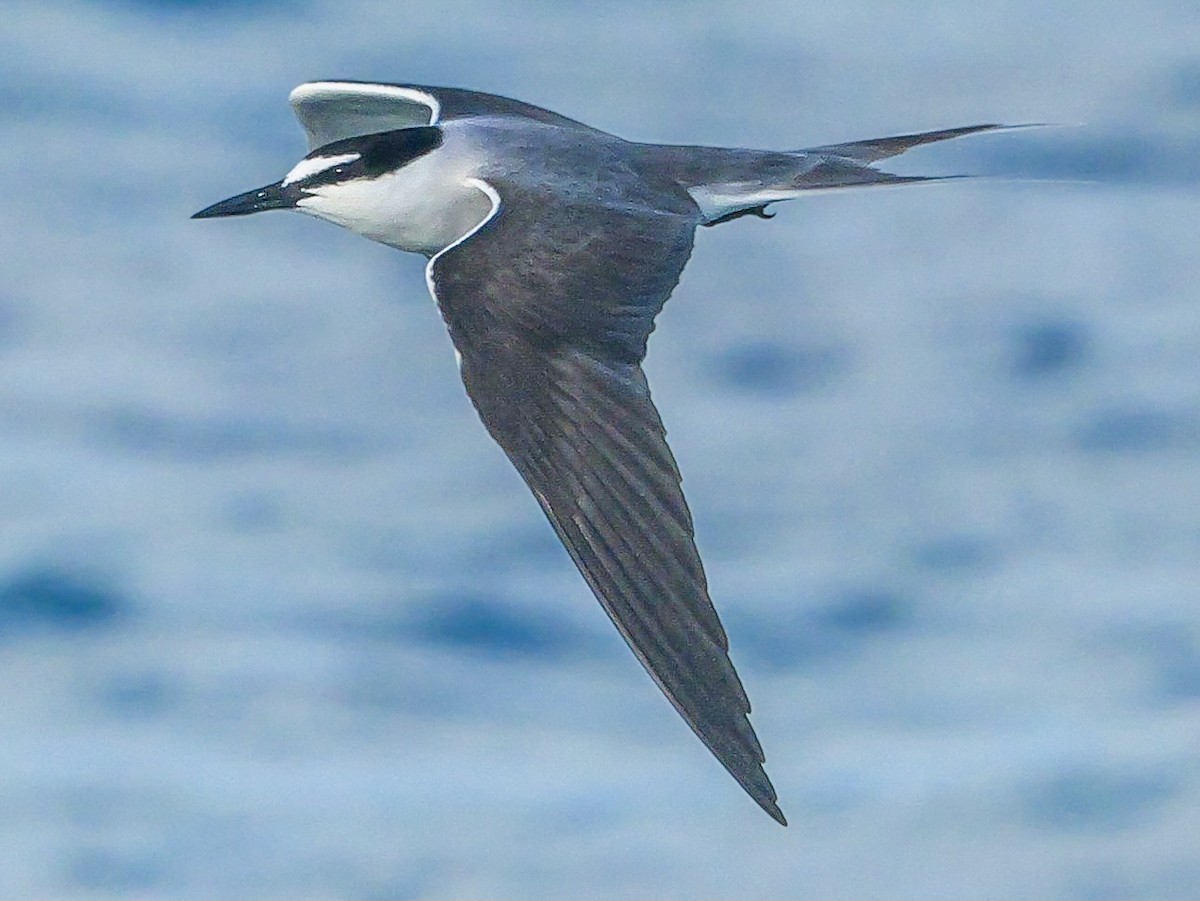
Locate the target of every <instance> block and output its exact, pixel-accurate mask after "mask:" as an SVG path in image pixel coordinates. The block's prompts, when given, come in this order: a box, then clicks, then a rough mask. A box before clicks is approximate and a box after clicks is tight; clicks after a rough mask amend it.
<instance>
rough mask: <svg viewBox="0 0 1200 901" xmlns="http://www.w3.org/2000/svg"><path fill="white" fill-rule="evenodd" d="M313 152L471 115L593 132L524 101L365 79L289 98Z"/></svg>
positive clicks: (311, 85)
mask: <svg viewBox="0 0 1200 901" xmlns="http://www.w3.org/2000/svg"><path fill="white" fill-rule="evenodd" d="M288 101H289V102H290V103H291V104H292V109H293V110H294V111H295V113H296V118H298V119H299V120H300V124H301V125H302V126H303V127H304V132H305V134H306V135H308V149H309V150H315V149H316V148H318V147H324V146H325V145H326V144H330V143H332V142H334V141H340V140H342V139H343V138H353V137H357V136H359V135H368V134H375V133H377V132H381V131H393V130H395V129H398V128H414V127H416V126H419V125H435V124H437V123H438V122H444V121H446V120H448V119H459V118H464V117H467V116H520V117H522V118H526V119H533V120H535V121H538V122H547V123H551V124H554V125H560V126H563V127H568V128H579V129H584V130H587V131H593V132H594V131H595V129H593V128H590V127H589V126H587V125H584V124H583V123H581V122H576V121H575V120H574V119H568V118H567V117H566V116H560V115H559V114H558V113H553V112H551V111H550V110H546V109H542V108H541V107H540V106H534V105H532V104H530V103H522V102H521V101H520V100H511V99H509V98H508V97H499V96H497V95H495V94H484V93H482V92H480V91H467V90H463V89H462V88H436V87H428V86H425V85H415V84H376V83H374V82H365V81H310V82H308V83H306V84H302V85H300V86H299V87H298V88H296V89H295V90H293V91H292V93H291V95H290V96H289V97H288Z"/></svg>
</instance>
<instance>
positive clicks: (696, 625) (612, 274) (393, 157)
mask: <svg viewBox="0 0 1200 901" xmlns="http://www.w3.org/2000/svg"><path fill="white" fill-rule="evenodd" d="M290 101H291V105H292V108H293V110H294V111H295V113H296V116H297V117H298V118H299V120H300V124H301V125H302V126H303V127H304V131H305V133H306V134H307V136H308V145H309V148H310V150H309V153H308V155H307V156H305V157H304V159H302V160H301V161H300V162H299V163H297V164H296V165H295V166H294V167H293V168H292V170H291V171H290V172H288V173H287V175H285V176H284V177H283V178H282V179H281V180H279V181H277V182H275V183H273V184H270V185H267V186H265V187H262V188H258V189H255V190H253V191H248V192H246V193H244V194H239V195H237V196H236V197H231V198H229V199H228V200H223V201H221V202H220V203H216V204H214V205H212V206H210V207H208V208H206V209H204V210H201V211H200V212H198V213H196V214H195V216H194V217H193V218H197V219H206V218H213V217H217V216H240V215H245V214H248V213H257V212H260V211H263V210H276V209H290V210H298V211H300V212H302V213H307V214H309V215H311V216H316V217H318V218H321V219H326V220H328V221H330V222H333V223H335V224H337V225H340V226H343V227H345V228H348V229H350V230H351V231H354V232H357V233H358V234H361V235H364V236H365V237H367V238H370V239H371V240H373V241H378V242H380V243H382V244H387V245H389V246H391V247H395V248H397V249H399V250H405V251H411V252H415V253H421V254H424V255H425V256H426V257H427V258H428V260H429V262H428V265H427V266H426V268H425V280H426V283H427V284H428V287H429V292H430V294H432V295H433V298H434V300H435V301H436V302H437V306H438V309H439V310H440V311H441V314H442V318H443V319H444V320H445V323H446V326H447V328H448V329H449V332H450V338H451V340H452V342H453V344H454V348H455V351H456V353H457V354H458V358H459V366H460V371H461V374H462V380H463V384H464V385H465V386H466V389H467V394H468V395H469V396H470V398H471V401H472V402H473V403H474V405H475V409H476V410H477V411H478V413H479V417H480V419H481V420H482V421H483V424H484V426H485V427H486V428H487V430H488V432H489V433H490V434H491V436H492V438H494V439H495V440H496V442H497V443H498V444H499V445H500V447H502V448H503V449H504V452H505V453H506V454H507V455H508V458H509V460H511V461H512V464H513V466H515V467H516V469H517V471H518V472H519V473H520V474H521V476H522V478H524V480H525V482H526V484H528V486H529V488H530V490H531V491H532V492H533V494H534V496H535V497H536V498H537V501H538V503H539V504H541V507H542V510H543V511H544V512H545V514H546V517H547V519H549V520H550V524H551V525H552V526H553V527H554V530H555V531H556V532H557V533H558V537H559V538H560V539H561V540H562V543H563V545H564V546H565V547H566V549H567V551H568V553H570V555H571V558H572V559H573V560H574V561H575V565H576V566H578V567H579V571H580V573H582V575H583V577H584V579H585V580H586V581H587V583H588V585H589V586H590V587H591V589H592V592H593V593H594V594H595V595H596V598H597V600H599V601H600V604H601V606H602V607H603V608H604V610H605V612H606V613H607V614H608V616H609V618H610V619H611V620H612V622H613V624H614V625H615V626H616V627H617V630H618V631H619V632H620V633H621V636H622V637H623V638H624V639H625V641H626V642H627V643H628V644H629V647H630V648H632V650H633V653H634V654H635V655H636V656H637V658H638V660H639V661H641V663H642V665H643V666H644V667H645V668H646V671H647V672H648V673H649V674H650V676H651V678H653V679H654V681H655V682H656V683H657V684H658V687H659V688H660V689H662V692H663V694H665V695H666V696H667V698H668V699H669V700H670V702H671V703H672V704H673V705H674V706H675V709H676V710H677V711H679V714H680V715H681V716H682V717H683V718H684V720H686V721H687V724H688V725H689V726H691V728H692V729H693V731H694V732H695V733H696V735H697V736H699V738H700V740H701V741H703V742H704V744H705V745H706V746H707V747H708V749H709V750H710V751H711V752H712V753H713V755H715V756H716V758H717V759H718V760H719V761H720V762H721V763H722V764H723V765H724V766H725V768H726V769H727V770H728V771H729V772H730V774H731V775H732V776H733V778H734V779H736V780H737V781H738V783H739V784H740V785H741V786H742V788H744V789H745V790H746V792H747V793H748V794H749V795H750V797H752V798H753V799H754V800H755V801H756V802H758V804H759V805H760V806H761V807H762V808H763V810H765V811H766V812H767V813H768V814H770V815H771V817H773V818H774V819H775V820H776V821H778V822H779V823H781V824H783V825H787V821H786V820H785V818H784V815H783V812H782V811H781V810H780V809H779V805H778V804H777V803H776V802H777V795H776V792H775V789H774V787H773V786H772V785H771V781H770V779H769V778H768V777H767V774H766V771H765V770H764V769H763V763H764V760H765V758H764V755H763V750H762V745H761V744H759V741H758V737H757V736H756V735H755V733H754V729H753V728H752V727H751V725H750V721H749V718H748V714H749V713H750V702H749V700H748V698H747V696H746V692H745V689H744V688H743V687H742V683H741V680H740V679H739V678H738V674H737V672H736V671H735V670H734V668H733V664H732V663H731V662H730V659H729V652H728V649H729V643H728V640H727V638H726V635H725V629H724V628H723V627H722V625H721V621H720V619H719V618H718V617H717V611H716V609H715V608H714V607H713V604H712V600H711V599H710V598H709V593H708V584H707V580H706V578H705V575H704V567H703V566H702V564H701V562H700V556H699V554H698V552H697V550H696V544H695V539H694V529H693V525H692V516H691V513H690V511H689V510H688V506H687V502H686V501H685V500H684V496H683V491H682V489H681V487H680V475H679V469H678V467H677V466H676V464H675V459H674V457H673V455H672V454H671V450H670V448H669V447H668V446H667V442H666V437H665V432H664V429H663V424H662V420H661V418H660V417H659V414H658V410H657V409H656V408H655V406H654V403H653V401H652V400H651V398H650V389H649V386H648V385H647V384H646V377H645V375H644V374H643V372H642V367H641V362H642V359H643V358H644V357H645V355H646V340H647V338H648V337H649V335H650V332H651V331H652V330H653V328H654V319H655V317H656V316H657V315H658V312H659V310H661V309H662V307H663V304H664V303H665V302H666V300H667V297H668V296H669V295H670V294H671V291H672V290H673V289H674V287H675V285H676V283H677V282H678V281H679V276H680V273H681V272H682V271H683V267H684V265H685V264H686V263H687V260H688V257H689V255H690V254H691V251H692V241H693V237H694V234H695V230H696V227H697V226H701V225H704V226H712V225H718V224H720V223H723V222H729V221H730V220H733V219H737V218H739V217H742V216H747V215H755V216H761V217H763V218H768V217H769V216H770V214H769V213H767V212H766V208H767V206H768V204H772V203H776V202H778V201H782V200H791V199H794V198H796V197H799V196H801V195H802V194H804V193H805V192H808V191H814V190H821V189H830V188H848V187H857V186H870V185H895V184H904V183H911V182H927V181H939V180H942V178H943V177H942V176H934V177H922V176H902V175H893V174H890V173H887V172H884V171H881V170H879V169H876V168H873V166H872V165H871V164H872V163H875V162H876V161H878V160H882V159H885V158H887V157H891V156H895V155H897V154H900V153H903V152H904V151H906V150H908V149H910V148H912V147H916V146H918V145H921V144H928V143H931V142H935V141H943V140H946V139H949V138H957V137H961V136H963V135H968V134H972V133H975V132H983V131H991V130H995V129H998V128H1002V127H1003V126H1000V125H996V124H986V125H971V126H967V127H964V128H951V129H946V130H943V131H930V132H923V133H920V134H908V135H898V136H894V137H887V138H876V139H873V140H867V141H853V142H850V143H846V144H832V145H827V146H821V147H813V148H809V149H806V150H788V151H769V150H744V149H726V148H720V147H697V146H681V145H667V144H644V143H637V142H633V141H626V140H623V139H622V138H619V137H617V136H615V135H612V134H609V133H607V132H604V131H600V130H599V129H595V128H592V127H590V126H587V125H584V124H583V123H581V122H577V121H575V120H574V119H569V118H567V117H566V116H561V115H559V114H558V113H554V112H551V111H549V110H546V109H542V108H540V107H537V106H532V105H530V104H527V103H522V102H520V101H517V100H511V99H509V98H506V97H498V96H495V95H492V94H484V93H480V92H477V91H468V90H462V89H457V88H438V87H425V86H419V85H408V84H375V83H367V82H356V81H319V82H311V83H308V84H302V85H300V86H299V87H298V88H296V89H295V90H294V91H292V93H291V97H290ZM951 177H953V176H951Z"/></svg>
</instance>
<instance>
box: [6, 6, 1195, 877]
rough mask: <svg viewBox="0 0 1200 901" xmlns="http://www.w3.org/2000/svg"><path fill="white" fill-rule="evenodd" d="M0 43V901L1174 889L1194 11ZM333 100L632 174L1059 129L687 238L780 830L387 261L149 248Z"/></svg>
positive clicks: (731, 569)
mask: <svg viewBox="0 0 1200 901" xmlns="http://www.w3.org/2000/svg"><path fill="white" fill-rule="evenodd" d="M3 18H4V27H3V28H2V29H0V157H2V165H0V173H2V174H0V261H2V262H0V272H2V273H3V278H2V279H0V736H2V737H3V738H2V740H0V810H2V812H0V895H3V896H6V897H12V896H30V895H59V896H62V895H71V896H87V897H114V896H128V895H158V896H164V897H198V896H215V897H233V896H254V897H267V896H271V897H278V896H284V895H295V896H363V897H380V896H413V897H429V896H455V897H589V898H592V897H597V898H598V897H627V896H639V895H640V896H657V897H695V898H702V897H703V898H710V897H783V896H825V897H861V896H881V895H882V896H895V897H914V896H932V897H950V896H962V895H967V896H974V897H982V896H988V897H992V896H1050V897H1102V896H1104V897H1107V896H1113V895H1125V896H1139V897H1145V896H1158V897H1166V896H1195V894H1196V892H1197V887H1198V886H1200V603H1198V602H1200V360H1198V356H1200V354H1198V351H1200V288H1197V285H1200V253H1198V252H1197V237H1198V235H1200V226H1198V224H1197V223H1198V220H1200V203H1198V200H1200V7H1197V6H1196V4H1195V3H1193V2H1187V3H1183V2H1179V3H1175V2H1166V0H1163V2H1146V3H1139V4H1126V3H1117V2H1115V0H1101V2H1064V3H1055V4H1043V3H1034V2H1018V0H1001V2H987V3H984V2H962V3H957V4H953V5H950V4H940V3H932V2H917V3H912V2H905V3H894V4H879V3H866V2H844V3H838V4H828V3H795V2H791V0H749V2H738V3H719V2H692V3H672V2H666V3H657V4H652V3H644V2H636V3H634V2H625V3H620V2H618V3H611V4H604V5H600V4H567V3H554V2H549V0H545V2H534V0H528V2H515V3H509V4H504V5H502V6H501V5H493V4H487V3H483V2H476V0H452V2H438V3H425V4H406V3H389V2H369V0H311V2H307V3H283V2H264V3H245V2H239V3H234V2H228V3H186V2H174V3H165V2H163V3H152V2H133V0H127V2H109V3H102V2H69V0H62V2H44V0H8V2H6V3H5V6H4V13H3ZM331 77H333V78H336V77H343V78H356V79H378V80H391V81H414V82H425V83H431V84H454V85H461V86H466V87H474V88H477V89H482V90H488V91H494V92H498V93H503V94H507V95H511V96H516V97H519V98H522V99H525V100H529V101H531V102H534V103H538V104H540V105H544V106H547V107H550V108H552V109H555V110H558V111H561V112H563V113H565V114H567V115H570V116H573V117H577V118H580V119H582V120H584V121H586V122H588V123H590V124H593V125H596V126H598V127H601V128H604V129H607V130H611V131H614V132H616V133H618V134H621V135H623V136H625V137H629V138H636V139H640V140H651V141H664V142H681V143H710V144H722V145H735V146H736V145H741V146H759V147H774V148H785V147H799V146H805V145H812V144H822V143H830V142H834V141H841V140H850V139H857V138H867V137H873V136H879V135H886V134H893V133H897V132H906V131H912V130H916V129H922V128H937V127H946V126H953V125H963V124H970V123H974V122H979V121H994V120H999V121H1008V122H1028V121H1042V122H1055V123H1063V124H1066V125H1068V126H1070V127H1066V128H1058V129H1048V130H1037V131H1023V132H1015V133H1009V134H1005V135H998V136H991V137H979V138H974V139H970V140H968V141H962V142H957V143H956V144H954V145H952V146H944V147H940V148H936V149H929V150H922V151H920V152H918V153H914V154H912V155H910V157H906V158H905V159H904V161H903V166H901V167H900V168H902V169H903V170H904V171H924V172H955V171H970V172H979V173H987V174H993V175H998V176H1004V177H1003V178H996V179H988V180H979V181H975V182H969V183H964V182H959V183H954V184H952V185H949V186H941V187H936V188H922V189H898V190H889V191H861V192H844V193H835V194H826V195H821V196H815V197H813V198H812V199H811V200H807V199H806V200H805V201H804V202H797V203H791V204H787V205H783V206H780V207H778V208H777V209H778V213H779V215H778V217H777V218H776V219H775V220H774V221H772V222H770V223H764V222H760V221H758V220H753V219H747V220H741V221H739V222H736V223H732V224H730V225H725V226H722V227H720V228H717V229H712V230H708V229H703V230H701V233H700V235H699V236H698V240H697V248H696V253H695V255H694V257H693V260H692V262H691V264H690V265H689V267H688V269H687V271H686V272H685V273H684V276H683V280H682V283H681V284H680V286H679V289H678V290H677V292H676V294H675V297H674V299H673V300H672V301H671V303H669V304H668V306H667V308H666V310H665V312H664V313H663V315H662V317H661V319H660V328H659V330H658V331H657V332H656V333H655V336H654V338H653V339H652V341H651V354H650V358H649V360H648V364H647V371H648V373H649V376H650V379H651V382H652V384H653V386H654V389H655V396H656V399H657V401H658V403H659V406H660V407H661V409H662V411H663V415H664V418H665V420H666V423H667V427H668V429H669V430H670V435H671V440H672V444H673V446H674V448H675V451H676V454H677V456H678V458H679V461H680V464H681V466H682V468H683V471H684V474H685V487H686V489H687V491H688V494H689V498H690V500H691V503H692V506H693V510H694V513H695V516H696V521H697V528H698V540H699V544H700V547H701V550H702V552H703V554H704V556H705V559H706V561H707V564H708V568H709V574H710V578H711V582H712V588H713V594H714V597H715V598H716V601H717V604H718V607H719V608H720V610H721V611H722V615H723V617H724V619H725V622H726V625H727V626H728V628H729V631H730V635H731V640H732V650H733V656H734V659H735V661H736V663H737V664H738V666H739V668H740V670H741V673H742V676H743V678H744V680H745V682H746V685H747V688H748V690H749V692H750V695H751V697H752V699H753V701H754V704H755V709H754V717H753V721H754V724H755V726H756V727H757V729H758V731H759V734H760V736H761V738H762V740H763V743H764V745H765V746H766V749H767V754H768V770H769V772H770V773H771V775H772V777H773V778H774V781H775V784H776V786H777V787H778V789H779V793H780V796H781V803H782V805H783V808H784V810H785V811H786V812H787V813H788V815H789V817H790V819H791V821H792V826H791V827H790V828H789V829H787V830H783V829H780V828H779V827H778V826H776V825H775V824H774V823H772V822H771V821H770V820H769V819H768V818H767V817H765V816H764V815H763V814H762V813H761V812H760V811H759V810H757V808H756V807H755V806H754V805H753V804H752V803H751V802H750V801H749V800H748V799H747V798H746V797H744V796H743V794H742V793H741V791H740V790H739V789H738V787H737V786H736V785H735V784H734V782H733V781H732V780H731V779H729V778H728V777H727V776H726V775H725V773H724V772H723V771H722V770H721V769H720V767H719V766H718V765H717V764H716V763H715V762H714V761H713V760H712V759H711V758H710V756H709V755H708V753H707V752H706V751H705V750H704V748H703V747H702V746H701V745H700V744H699V743H698V742H697V741H696V740H695V738H694V737H693V736H692V735H691V733H690V732H689V731H688V730H687V728H686V727H685V726H684V725H683V723H682V722H680V721H679V719H678V717H677V716H676V715H675V714H674V713H673V712H672V710H671V709H670V707H669V706H668V705H667V703H666V702H665V701H664V700H663V699H662V698H661V696H660V695H659V694H658V692H657V690H656V689H655V687H654V686H653V684H652V683H651V682H650V680H649V679H647V678H646V676H645V674H644V673H643V672H642V671H641V668H640V667H638V666H637V664H636V663H635V662H634V660H633V658H632V657H631V656H630V654H629V653H628V651H627V650H626V649H625V648H624V646H623V645H622V643H621V641H620V638H619V637H618V636H617V635H616V633H615V631H614V630H613V629H612V628H611V626H610V625H609V624H608V623H607V621H606V620H605V618H604V616H603V614H602V613H601V611H600V610H599V608H598V607H597V605H596V604H595V602H594V601H593V600H592V598H591V597H590V594H589V593H588V591H587V589H586V587H585V586H584V584H583V582H582V580H581V579H580V578H579V577H578V574H577V573H576V572H575V571H574V569H573V567H572V566H571V565H570V562H569V560H568V559H567V556H566V554H565V553H564V552H563V551H562V550H561V548H560V547H559V546H558V544H557V542H556V540H555V539H554V536H553V534H552V533H551V530H550V529H549V527H548V526H547V525H546V523H545V522H544V520H543V519H542V517H541V514H540V512H539V511H538V510H537V507H536V504H535V503H534V502H533V500H532V498H531V497H530V496H529V494H528V492H527V491H526V489H525V487H524V486H523V485H522V484H521V482H520V480H519V479H518V477H517V476H516V475H515V473H513V472H512V471H511V469H510V467H509V466H508V464H507V462H506V461H505V460H504V458H503V455H502V454H501V453H500V451H499V450H498V449H497V448H496V447H495V446H494V445H492V444H491V443H490V441H489V440H488V439H487V437H486V435H485V434H484V432H483V430H482V428H481V427H480V426H479V424H478V422H477V420H476V418H475V416H474V413H473V411H472V410H471V408H470V405H469V402H468V401H467V400H466V398H465V396H464V394H463V392H462V388H461V384H460V383H459V381H458V377H457V372H456V368H455V364H454V358H453V355H452V353H451V349H450V344H449V340H448V338H447V337H446V335H445V333H444V330H443V328H442V325H441V322H440V320H439V317H438V316H437V313H436V311H435V309H434V307H433V305H432V304H431V302H430V300H429V298H428V296H427V295H426V291H425V284H424V279H423V277H422V267H423V260H422V259H420V258H419V257H415V256H405V255H401V254H398V253H395V252H394V251H390V250H387V249H385V248H382V247H379V246H376V245H372V244H370V243H368V242H366V241H363V240H362V239H359V238H356V237H354V236H353V235H350V234H348V233H345V232H342V231H339V230H337V229H334V228H332V227H330V226H328V225H325V224H322V223H319V222H315V221H312V220H308V219H305V218H303V217H300V216H288V215H282V214H272V215H270V216H256V217H250V218H246V219H240V220H227V221H223V222H192V221H189V220H188V218H187V217H188V215H189V214H191V213H192V212H194V211H195V210H197V209H200V208H201V207H203V206H206V205H207V204H209V203H211V202H213V201H216V200H219V199H221V198H223V197H226V196H229V195H231V194H234V193H237V192H240V191H243V190H247V189H249V188H253V187H256V186H258V185H260V184H264V183H266V182H269V181H272V180H274V179H277V178H279V177H280V176H281V175H282V174H283V173H284V172H286V171H287V170H288V169H289V168H290V167H291V165H292V164H293V163H294V162H295V161H296V160H297V159H298V158H299V157H300V156H301V155H302V153H303V150H304V147H303V141H302V135H301V133H300V130H299V128H298V126H297V125H296V123H295V122H294V120H293V119H292V116H291V113H290V110H289V109H288V107H287V104H286V96H287V93H288V91H289V90H290V89H291V88H292V86H294V85H295V84H297V83H299V82H301V81H305V80H310V79H315V78H331ZM1079 123H1084V124H1079Z"/></svg>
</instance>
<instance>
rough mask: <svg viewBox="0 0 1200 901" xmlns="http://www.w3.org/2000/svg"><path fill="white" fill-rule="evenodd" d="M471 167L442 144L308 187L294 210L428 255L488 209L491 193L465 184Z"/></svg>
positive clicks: (484, 213)
mask: <svg viewBox="0 0 1200 901" xmlns="http://www.w3.org/2000/svg"><path fill="white" fill-rule="evenodd" d="M447 143H448V142H447ZM473 168H474V167H473V166H472V165H471V164H470V160H469V159H468V158H467V155H466V154H463V153H457V152H454V149H453V148H452V147H449V146H447V144H443V145H442V146H441V147H439V148H437V149H436V150H434V151H432V152H430V153H427V154H425V155H424V156H422V157H418V158H417V159H415V160H413V161H412V162H411V163H408V164H407V165H405V166H404V167H402V168H400V169H398V170H397V171H395V172H391V173H388V174H386V175H381V176H380V177H378V178H371V179H354V180H352V181H346V182H338V183H334V184H330V185H320V186H317V187H313V188H311V189H308V190H307V191H306V193H305V195H304V196H302V197H301V199H300V200H299V201H298V202H297V203H296V209H298V210H300V211H301V212H303V213H308V214H309V215H310V216H317V217H318V218H321V219H325V220H328V221H329V222H332V223H334V224H335V225H340V226H342V227H343V228H348V229H350V231H352V232H355V233H357V234H360V235H362V236H363V237H366V238H370V239H371V240H372V241H378V242H379V243H380V244H387V245H388V246H390V247H395V248H397V249H399V250H408V251H414V252H416V253H423V254H425V255H426V256H429V255H432V254H434V253H437V252H438V251H439V250H441V249H442V248H444V247H446V246H448V245H449V244H452V243H453V242H454V241H456V240H458V239H459V238H461V237H462V236H463V235H464V234H466V233H467V232H468V231H470V230H471V229H472V228H474V227H475V226H476V225H477V224H478V223H479V222H480V220H482V219H483V218H484V217H485V216H487V215H488V213H489V211H490V210H491V205H492V204H491V200H490V198H488V197H487V196H486V195H485V194H483V193H482V192H481V191H480V190H479V189H478V188H476V187H473V186H472V185H470V184H467V183H466V182H467V179H468V178H470V177H471V175H472V174H473V173H472V169H473Z"/></svg>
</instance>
